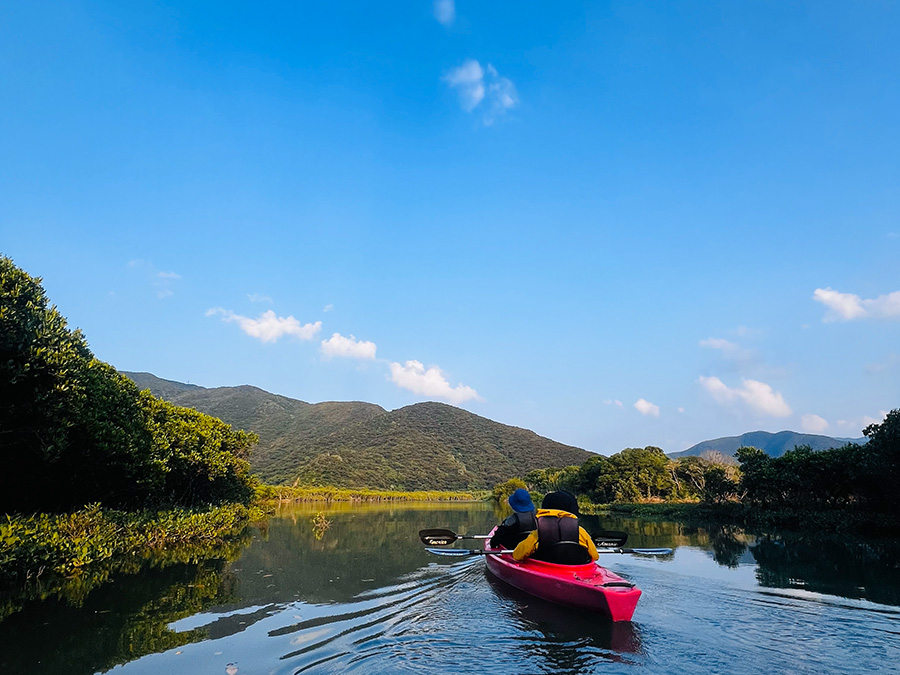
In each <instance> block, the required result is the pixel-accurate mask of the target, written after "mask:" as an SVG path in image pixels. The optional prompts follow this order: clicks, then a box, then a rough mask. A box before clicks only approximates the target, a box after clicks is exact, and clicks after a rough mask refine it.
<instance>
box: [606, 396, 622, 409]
mask: <svg viewBox="0 0 900 675" xmlns="http://www.w3.org/2000/svg"><path fill="white" fill-rule="evenodd" d="M603 403H604V404H605V405H615V406H618V407H620V408H621V407H622V401H620V400H619V399H615V400H613V399H611V398H607V399H603Z"/></svg>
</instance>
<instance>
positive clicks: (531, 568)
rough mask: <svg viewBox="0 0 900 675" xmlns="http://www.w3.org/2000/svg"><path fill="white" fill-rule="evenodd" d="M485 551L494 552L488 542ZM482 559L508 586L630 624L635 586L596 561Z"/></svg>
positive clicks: (502, 556)
mask: <svg viewBox="0 0 900 675" xmlns="http://www.w3.org/2000/svg"><path fill="white" fill-rule="evenodd" d="M495 529H496V528H495ZM491 535H493V531H492V532H491ZM484 550H485V551H492V550H494V549H492V548H491V544H490V539H487V540H486V541H485V542H484ZM484 558H485V561H486V563H487V567H488V569H489V570H490V571H491V573H493V574H494V576H496V577H497V578H498V579H501V580H503V581H505V582H506V583H508V584H510V585H511V586H515V587H516V588H518V589H520V590H522V591H525V592H526V593H530V594H532V595H536V596H537V597H539V598H543V599H545V600H549V601H550V602H555V603H558V604H561V605H568V606H569V607H577V608H579V609H584V610H588V611H591V612H597V613H599V614H603V615H605V616H608V617H609V618H611V619H612V620H613V621H631V617H632V615H633V614H634V608H635V607H636V606H637V602H638V598H640V597H641V591H640V589H638V588H637V587H635V585H634V584H632V583H631V582H629V581H626V580H625V579H623V578H622V577H620V576H619V575H617V574H614V573H613V572H610V571H609V570H608V569H606V568H605V567H601V566H600V565H598V564H597V563H596V562H591V563H587V564H584V565H558V564H555V563H548V562H544V561H542V560H531V559H529V558H526V559H525V560H523V561H521V562H517V561H516V560H515V559H514V558H513V557H512V555H510V554H509V553H497V554H495V555H486V556H484Z"/></svg>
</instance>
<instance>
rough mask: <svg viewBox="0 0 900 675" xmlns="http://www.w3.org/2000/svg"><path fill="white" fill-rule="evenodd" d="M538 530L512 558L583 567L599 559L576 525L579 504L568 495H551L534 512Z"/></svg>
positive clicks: (592, 543)
mask: <svg viewBox="0 0 900 675" xmlns="http://www.w3.org/2000/svg"><path fill="white" fill-rule="evenodd" d="M536 515H537V529H535V530H534V532H532V533H531V534H529V535H528V536H527V537H526V538H525V539H524V540H522V542H521V543H520V544H518V545H517V546H516V549H515V551H513V554H512V556H513V558H515V559H516V560H520V561H521V560H524V559H525V558H531V559H532V560H543V561H544V562H552V563H557V564H562V565H582V564H584V563H588V562H591V561H592V560H596V559H597V558H599V557H600V556H599V555H598V553H597V547H596V546H594V541H593V540H592V539H591V536H590V535H589V534H588V533H587V531H586V530H585V529H584V528H583V527H581V526H580V525H579V524H578V502H577V500H576V499H575V496H574V495H573V494H572V493H571V492H566V491H564V490H560V491H559V492H550V493H548V494H547V495H546V496H545V497H544V501H542V502H541V508H540V509H538V511H537V514H536Z"/></svg>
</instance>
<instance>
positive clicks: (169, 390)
mask: <svg viewBox="0 0 900 675" xmlns="http://www.w3.org/2000/svg"><path fill="white" fill-rule="evenodd" d="M123 374H124V375H126V376H128V377H130V378H131V379H132V380H133V381H134V382H135V383H136V384H137V385H138V387H139V388H141V389H149V390H150V391H151V393H153V394H154V395H156V396H160V397H162V398H165V399H167V400H169V401H171V402H172V403H175V404H177V405H181V406H186V407H191V408H196V409H197V410H199V411H201V412H204V413H207V414H209V415H213V416H215V417H218V418H220V419H222V420H223V421H225V422H227V423H228V424H231V425H232V426H234V427H238V428H240V429H244V430H246V431H253V432H254V433H256V434H257V435H259V437H260V442H259V445H258V446H257V447H256V448H255V449H254V452H253V454H252V455H251V457H250V462H251V467H252V469H253V471H254V472H255V473H257V474H258V475H259V476H260V477H261V478H262V479H263V480H265V481H267V482H274V483H295V482H299V483H301V484H305V485H334V486H337V487H356V488H359V487H370V488H381V489H404V490H413V489H416V490H437V489H442V490H461V489H479V488H490V487H492V486H493V485H495V484H496V483H498V482H501V481H504V480H507V479H508V478H510V477H511V476H523V475H524V474H525V473H527V472H528V471H531V470H533V469H540V468H545V467H548V466H568V465H572V464H581V463H582V462H584V461H585V460H586V459H588V458H589V457H592V456H594V453H591V452H589V451H587V450H584V449H582V448H576V447H574V446H569V445H565V444H562V443H558V442H556V441H553V440H551V439H548V438H544V437H542V436H539V435H538V434H536V433H535V432H533V431H530V430H528V429H522V428H520V427H514V426H510V425H505V424H501V423H500V422H495V421H493V420H490V419H488V418H486V417H481V416H479V415H476V414H474V413H471V412H469V411H467V410H463V409H462V408H457V407H455V406H451V405H448V404H445V403H437V402H424V403H415V404H412V405H409V406H404V407H402V408H398V409H396V410H392V411H387V410H385V409H384V408H382V407H381V406H379V405H376V404H374V403H366V402H362V401H348V402H342V401H327V402H323V403H307V402H305V401H300V400H297V399H292V398H288V397H286V396H280V395H278V394H272V393H270V392H267V391H265V390H263V389H260V388H258V387H254V386H251V385H241V386H237V387H216V388H206V387H201V386H199V385H191V384H184V383H181V382H176V381H174V380H164V379H162V378H158V377H156V376H155V375H153V374H151V373H136V372H124V371H123Z"/></svg>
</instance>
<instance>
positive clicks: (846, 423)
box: [835, 410, 888, 436]
mask: <svg viewBox="0 0 900 675" xmlns="http://www.w3.org/2000/svg"><path fill="white" fill-rule="evenodd" d="M878 414H879V415H880V417H872V416H870V415H863V416H862V417H860V418H856V419H849V420H838V421H837V422H836V423H835V424H837V426H839V427H844V428H845V429H847V430H848V431H847V432H846V433H849V434H852V435H853V436H862V430H863V429H865V428H866V427H867V426H869V425H870V424H881V423H882V422H884V420H885V418H886V417H887V415H888V411H887V410H880V411H879V412H878Z"/></svg>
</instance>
